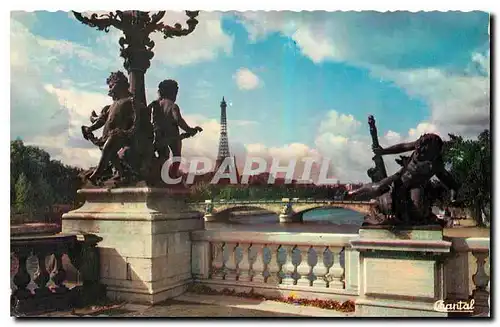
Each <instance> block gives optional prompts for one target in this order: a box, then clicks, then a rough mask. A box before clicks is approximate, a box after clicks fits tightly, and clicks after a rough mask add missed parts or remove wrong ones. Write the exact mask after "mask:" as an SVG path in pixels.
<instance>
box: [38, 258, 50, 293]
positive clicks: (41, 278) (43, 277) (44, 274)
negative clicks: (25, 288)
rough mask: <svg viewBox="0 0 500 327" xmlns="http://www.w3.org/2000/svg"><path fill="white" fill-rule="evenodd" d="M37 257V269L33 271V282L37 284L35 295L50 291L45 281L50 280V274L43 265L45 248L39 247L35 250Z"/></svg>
mask: <svg viewBox="0 0 500 327" xmlns="http://www.w3.org/2000/svg"><path fill="white" fill-rule="evenodd" d="M36 256H37V258H38V270H37V272H36V273H35V278H34V282H35V283H36V285H37V286H38V288H37V289H36V290H35V294H36V295H37V296H45V295H47V294H49V293H50V290H49V288H48V287H47V283H48V282H49V280H50V274H49V272H48V271H47V266H46V265H45V259H46V258H47V252H45V249H40V250H38V251H37V252H36Z"/></svg>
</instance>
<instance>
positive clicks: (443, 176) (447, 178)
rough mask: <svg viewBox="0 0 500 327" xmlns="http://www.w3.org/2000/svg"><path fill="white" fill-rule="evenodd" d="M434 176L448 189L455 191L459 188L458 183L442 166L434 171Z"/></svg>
mask: <svg viewBox="0 0 500 327" xmlns="http://www.w3.org/2000/svg"><path fill="white" fill-rule="evenodd" d="M436 177H437V178H439V180H440V181H441V182H442V183H443V184H444V185H445V186H446V187H447V188H449V189H452V190H455V191H457V190H458V189H459V188H460V184H459V183H458V182H457V181H456V179H455V178H454V177H453V175H452V174H451V173H450V172H449V171H447V170H446V169H444V168H443V169H442V170H441V171H439V172H437V173H436Z"/></svg>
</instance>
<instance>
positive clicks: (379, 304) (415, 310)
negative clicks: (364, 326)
mask: <svg viewBox="0 0 500 327" xmlns="http://www.w3.org/2000/svg"><path fill="white" fill-rule="evenodd" d="M356 316H358V317H448V314H447V313H443V312H438V311H436V310H434V303H427V304H425V303H417V304H415V302H413V301H402V300H399V301H390V300H382V299H377V300H366V299H358V300H356Z"/></svg>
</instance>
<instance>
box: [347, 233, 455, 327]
mask: <svg viewBox="0 0 500 327" xmlns="http://www.w3.org/2000/svg"><path fill="white" fill-rule="evenodd" d="M359 236H360V237H359V239H356V240H353V241H351V245H352V247H353V249H354V250H357V251H359V263H360V269H359V297H358V299H357V300H356V315H359V316H362V317H446V316H447V315H448V314H447V313H442V312H438V311H436V310H435V309H434V306H435V303H436V301H439V300H445V297H446V291H445V279H444V260H445V257H446V254H447V253H449V252H450V247H451V242H446V241H443V231H442V228H441V227H439V226H428V227H423V226H419V227H414V228H412V227H409V228H398V229H384V228H380V227H371V228H370V227H366V228H365V227H362V228H361V229H360V231H359Z"/></svg>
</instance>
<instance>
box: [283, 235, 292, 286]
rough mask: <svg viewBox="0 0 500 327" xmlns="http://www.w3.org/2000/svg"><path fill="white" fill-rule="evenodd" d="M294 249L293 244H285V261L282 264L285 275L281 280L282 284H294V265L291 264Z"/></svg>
mask: <svg viewBox="0 0 500 327" xmlns="http://www.w3.org/2000/svg"><path fill="white" fill-rule="evenodd" d="M294 249H295V246H293V245H287V246H286V250H287V251H286V262H285V264H284V265H283V272H284V274H285V277H284V278H283V280H282V283H283V284H284V285H294V284H295V278H294V273H295V265H294V264H293V261H292V256H293V250H294Z"/></svg>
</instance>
